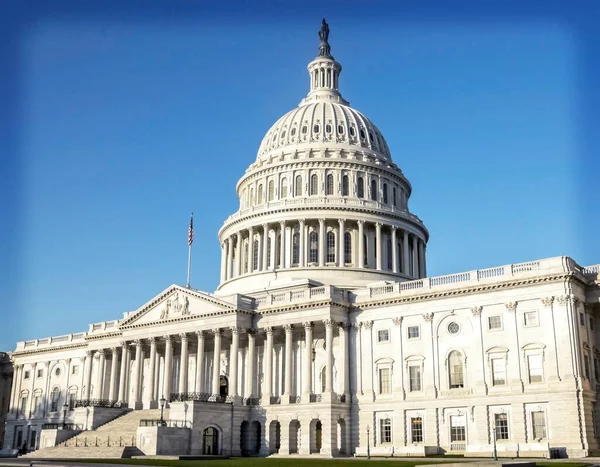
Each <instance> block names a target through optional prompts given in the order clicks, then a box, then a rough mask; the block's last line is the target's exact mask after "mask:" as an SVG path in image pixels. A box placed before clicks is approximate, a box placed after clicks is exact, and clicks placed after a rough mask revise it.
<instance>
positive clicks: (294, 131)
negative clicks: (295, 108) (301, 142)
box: [290, 128, 296, 136]
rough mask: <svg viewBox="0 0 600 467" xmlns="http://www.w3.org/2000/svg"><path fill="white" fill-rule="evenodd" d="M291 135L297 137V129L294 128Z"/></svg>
mask: <svg viewBox="0 0 600 467" xmlns="http://www.w3.org/2000/svg"><path fill="white" fill-rule="evenodd" d="M290 134H291V135H292V136H295V135H296V129H295V128H292V130H291V131H290Z"/></svg>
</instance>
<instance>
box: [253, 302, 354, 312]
mask: <svg viewBox="0 0 600 467" xmlns="http://www.w3.org/2000/svg"><path fill="white" fill-rule="evenodd" d="M323 306H338V307H340V308H345V309H350V308H351V306H352V305H351V304H349V303H348V304H345V303H340V302H336V301H334V300H319V301H315V302H309V303H294V304H290V305H288V306H273V307H268V308H263V309H260V310H257V311H256V312H257V314H260V315H272V314H277V313H283V312H288V311H298V310H307V309H311V308H320V307H323Z"/></svg>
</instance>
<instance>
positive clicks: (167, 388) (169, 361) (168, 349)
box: [162, 335, 173, 403]
mask: <svg viewBox="0 0 600 467" xmlns="http://www.w3.org/2000/svg"><path fill="white" fill-rule="evenodd" d="M163 339H164V340H165V371H164V373H165V374H164V379H163V393H162V397H164V398H165V399H166V400H167V403H169V402H171V375H172V373H173V341H172V340H171V336H169V335H167V336H165V337H164V338H163Z"/></svg>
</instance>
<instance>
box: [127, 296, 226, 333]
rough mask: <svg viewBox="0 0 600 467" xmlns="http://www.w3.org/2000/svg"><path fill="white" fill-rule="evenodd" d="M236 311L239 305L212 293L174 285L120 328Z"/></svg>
mask: <svg viewBox="0 0 600 467" xmlns="http://www.w3.org/2000/svg"><path fill="white" fill-rule="evenodd" d="M232 310H235V306H234V305H233V304H231V303H228V302H226V301H224V300H221V299H219V298H216V297H214V296H212V295H210V294H207V293H204V292H200V291H198V290H194V289H187V288H185V287H180V286H178V285H172V286H171V287H169V288H168V289H166V290H165V291H164V292H162V293H160V294H158V295H157V296H156V297H154V298H153V299H152V300H150V301H149V302H147V303H146V304H144V305H142V306H141V307H140V308H138V309H137V310H136V311H134V312H133V313H131V314H130V315H129V316H128V317H127V318H126V319H125V320H123V321H121V323H119V327H120V328H125V327H138V326H146V325H153V324H162V323H169V322H174V321H182V320H187V319H193V318H194V317H199V316H206V315H214V314H218V313H222V312H228V311H232Z"/></svg>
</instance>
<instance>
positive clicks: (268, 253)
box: [267, 237, 273, 268]
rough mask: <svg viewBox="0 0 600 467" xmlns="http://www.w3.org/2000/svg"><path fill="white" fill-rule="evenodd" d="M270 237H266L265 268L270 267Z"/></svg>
mask: <svg viewBox="0 0 600 467" xmlns="http://www.w3.org/2000/svg"><path fill="white" fill-rule="evenodd" d="M272 243H273V242H272V241H271V237H267V268H270V267H271V244H272Z"/></svg>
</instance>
